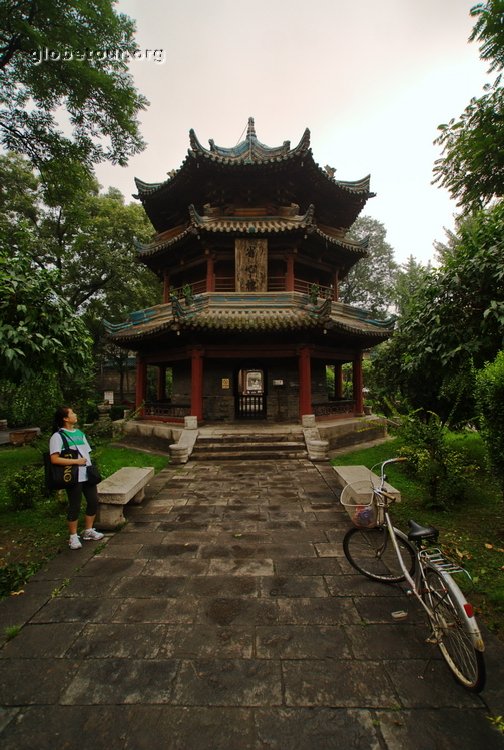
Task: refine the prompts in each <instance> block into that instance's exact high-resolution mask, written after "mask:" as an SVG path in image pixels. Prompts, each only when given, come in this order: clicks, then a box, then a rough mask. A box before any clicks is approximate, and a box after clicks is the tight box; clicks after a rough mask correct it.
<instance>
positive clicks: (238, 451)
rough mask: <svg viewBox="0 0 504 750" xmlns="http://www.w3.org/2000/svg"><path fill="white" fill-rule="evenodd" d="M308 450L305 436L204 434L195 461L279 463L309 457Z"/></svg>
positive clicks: (200, 439)
mask: <svg viewBox="0 0 504 750" xmlns="http://www.w3.org/2000/svg"><path fill="white" fill-rule="evenodd" d="M307 455H308V454H307V451H306V447H305V442H304V437H303V435H302V434H299V435H297V434H291V433H279V434H274V435H271V434H260V433H243V434H242V433H233V434H227V435H226V434H224V435H200V436H198V440H197V441H196V444H195V446H194V449H193V451H192V454H191V458H192V459H194V460H196V461H198V460H199V461H208V460H212V459H214V460H231V459H235V460H236V459H242V460H247V459H248V460H254V461H258V460H262V461H267V460H278V459H286V458H306V457H307Z"/></svg>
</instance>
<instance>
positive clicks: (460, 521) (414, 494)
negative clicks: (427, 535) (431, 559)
mask: <svg viewBox="0 0 504 750" xmlns="http://www.w3.org/2000/svg"><path fill="white" fill-rule="evenodd" d="M399 448H400V443H399V440H397V439H395V440H391V441H389V442H386V443H382V444H381V445H377V446H375V447H373V448H367V449H362V450H356V451H353V452H352V453H347V454H344V455H342V456H338V457H336V458H333V459H332V461H331V463H332V464H334V465H337V466H348V465H351V464H362V465H364V466H367V467H368V468H371V467H372V466H373V465H374V464H376V463H378V462H382V461H385V460H386V459H387V458H393V457H394V456H397V455H399V453H398V451H399ZM387 468H388V469H389V470H388V471H387V477H388V481H389V482H390V484H392V485H393V486H394V487H396V488H397V489H398V490H400V492H401V497H402V502H401V503H398V504H397V505H396V506H394V509H393V514H392V515H393V519H394V523H395V525H396V526H398V527H399V528H401V529H402V530H404V531H405V530H406V529H407V522H408V519H410V518H413V519H414V520H415V521H417V522H418V523H422V524H425V525H433V526H435V527H436V528H438V529H439V531H440V547H441V549H442V550H443V552H445V553H446V554H447V555H448V556H449V557H451V558H452V559H454V560H455V561H457V562H458V563H459V564H460V565H461V566H462V567H464V568H466V569H467V570H468V572H469V573H470V575H471V577H472V581H473V582H472V584H471V582H470V581H469V580H468V579H467V578H466V576H465V575H463V574H462V575H458V576H457V583H458V584H459V586H460V587H461V588H462V589H464V591H465V593H466V596H467V597H468V599H470V600H471V601H472V603H473V604H474V605H475V607H476V609H477V611H478V616H479V618H480V620H482V621H484V622H485V623H486V625H487V626H488V627H489V628H490V630H492V631H493V632H494V633H496V634H497V635H498V636H499V638H501V639H502V640H504V501H503V499H502V496H501V495H500V491H499V487H498V485H497V482H495V481H494V480H493V478H492V477H491V476H489V475H488V473H486V472H480V473H479V475H478V476H477V478H476V479H475V480H474V481H473V483H472V487H471V492H470V494H469V497H468V499H465V500H461V501H460V502H459V503H457V504H455V505H454V507H452V508H450V509H449V510H444V511H437V510H432V509H427V508H426V507H425V501H426V497H425V494H424V492H423V491H422V487H421V485H420V483H419V482H418V481H416V480H415V479H414V478H412V477H411V476H409V475H408V473H407V469H406V468H405V465H404V464H395V465H392V466H390V467H387Z"/></svg>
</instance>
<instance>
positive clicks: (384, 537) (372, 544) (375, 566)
mask: <svg viewBox="0 0 504 750" xmlns="http://www.w3.org/2000/svg"><path fill="white" fill-rule="evenodd" d="M394 532H395V535H396V539H397V544H398V545H399V551H400V553H401V557H402V559H403V562H404V565H405V567H406V570H407V571H408V572H409V574H410V575H413V573H414V571H415V551H414V549H413V548H412V546H411V545H410V543H409V542H408V540H407V539H406V537H405V536H404V534H402V533H401V532H400V531H398V530H397V529H394ZM343 551H344V553H345V557H346V559H347V560H348V562H349V563H350V565H351V566H352V567H353V568H355V570H358V571H359V573H362V574H363V575H365V576H367V577H368V578H371V579H372V580H373V581H381V582H383V583H398V582H399V581H404V573H403V572H402V569H401V566H400V564H399V560H398V559H397V555H396V552H395V549H394V545H393V544H392V541H391V539H390V534H389V531H388V528H387V527H386V526H378V527H377V528H375V529H359V528H353V529H349V531H347V533H346V534H345V537H344V539H343Z"/></svg>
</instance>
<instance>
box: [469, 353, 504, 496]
mask: <svg viewBox="0 0 504 750" xmlns="http://www.w3.org/2000/svg"><path fill="white" fill-rule="evenodd" d="M476 402H477V405H478V411H479V415H480V418H481V428H482V429H481V433H482V435H483V438H484V440H485V442H486V445H487V448H488V455H489V456H490V461H491V464H492V468H493V470H494V471H495V473H496V474H497V477H498V478H499V481H500V484H501V487H502V493H503V496H504V351H500V352H498V354H497V356H496V358H495V360H494V361H493V362H489V363H487V364H486V365H485V366H484V367H483V368H482V369H481V370H480V371H479V372H478V373H477V375H476Z"/></svg>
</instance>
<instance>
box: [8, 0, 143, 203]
mask: <svg viewBox="0 0 504 750" xmlns="http://www.w3.org/2000/svg"><path fill="white" fill-rule="evenodd" d="M113 6H114V2H113V0H76V1H75V2H72V3H67V2H64V1H63V0H0V142H1V143H2V144H3V145H4V147H5V148H7V149H9V150H12V151H16V152H18V153H22V154H25V155H26V156H27V157H28V158H29V159H30V161H31V162H32V164H33V165H35V166H36V167H37V168H38V169H39V170H40V172H41V173H42V175H43V178H44V182H45V183H46V184H48V185H51V186H52V189H53V190H55V191H56V193H57V194H61V193H65V192H67V191H68V190H69V189H73V186H74V185H75V184H76V183H77V182H78V181H79V180H80V179H82V178H83V176H84V175H85V174H86V173H87V174H89V173H90V172H91V170H92V165H93V164H95V163H98V162H101V161H104V160H106V161H111V162H112V163H115V164H121V165H124V164H126V163H127V160H128V157H129V156H130V155H132V154H135V153H137V152H138V151H140V150H141V149H142V148H143V147H144V143H143V141H142V139H141V137H140V134H139V125H138V121H137V114H138V111H139V110H140V109H144V108H145V106H146V105H147V101H146V99H145V98H144V97H143V96H141V95H140V94H139V93H138V92H137V91H136V89H135V87H134V86H133V83H132V78H131V76H130V75H129V73H128V61H129V60H130V59H131V57H132V56H133V55H134V54H135V53H136V51H137V50H138V47H137V44H136V42H135V40H134V36H133V35H134V30H135V27H134V22H133V21H132V20H131V19H130V18H128V16H126V15H124V14H118V13H116V11H115V9H114V7H113ZM107 51H108V53H107ZM46 58H49V59H46ZM62 109H63V111H64V112H65V113H66V116H67V120H68V126H69V127H65V130H66V131H67V132H68V130H69V129H70V131H71V133H70V135H67V134H65V132H64V128H63V126H62V125H60V124H59V122H58V115H61V110H62Z"/></svg>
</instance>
